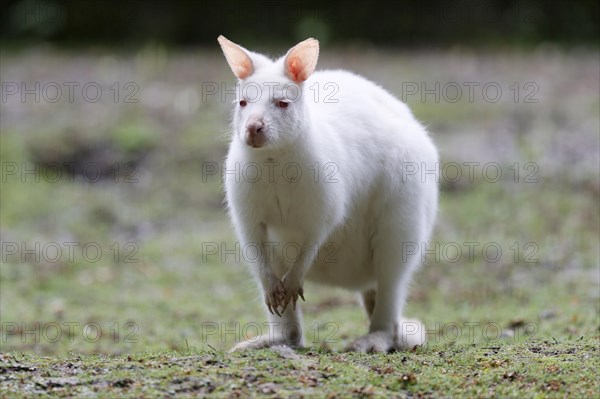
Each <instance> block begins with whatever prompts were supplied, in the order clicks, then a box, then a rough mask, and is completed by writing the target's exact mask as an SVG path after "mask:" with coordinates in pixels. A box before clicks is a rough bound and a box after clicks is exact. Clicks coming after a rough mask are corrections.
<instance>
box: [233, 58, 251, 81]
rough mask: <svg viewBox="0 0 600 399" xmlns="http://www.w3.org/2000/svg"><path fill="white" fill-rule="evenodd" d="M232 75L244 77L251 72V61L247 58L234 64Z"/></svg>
mask: <svg viewBox="0 0 600 399" xmlns="http://www.w3.org/2000/svg"><path fill="white" fill-rule="evenodd" d="M235 69H236V70H235V72H234V75H235V76H237V77H238V78H239V79H242V80H244V79H246V78H247V77H248V76H250V75H251V74H252V62H251V61H250V60H249V59H247V58H246V59H244V60H241V62H240V63H239V64H238V65H236V66H235Z"/></svg>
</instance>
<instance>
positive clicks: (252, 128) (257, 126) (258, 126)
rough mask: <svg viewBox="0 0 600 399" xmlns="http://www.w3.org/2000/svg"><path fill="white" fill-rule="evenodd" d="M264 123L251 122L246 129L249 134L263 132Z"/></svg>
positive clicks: (253, 134) (254, 134)
mask: <svg viewBox="0 0 600 399" xmlns="http://www.w3.org/2000/svg"><path fill="white" fill-rule="evenodd" d="M263 128H264V125H263V124H262V122H250V123H248V124H247V125H246V130H248V134H249V135H250V136H256V135H257V134H261V133H262V131H263Z"/></svg>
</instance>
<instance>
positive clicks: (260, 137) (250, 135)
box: [246, 118, 267, 148]
mask: <svg viewBox="0 0 600 399" xmlns="http://www.w3.org/2000/svg"><path fill="white" fill-rule="evenodd" d="M266 141H267V136H266V135H265V124H264V123H263V120H262V119H260V118H250V119H248V122H246V144H248V145H249V146H250V147H253V148H260V147H262V146H263V145H264V144H265V142H266Z"/></svg>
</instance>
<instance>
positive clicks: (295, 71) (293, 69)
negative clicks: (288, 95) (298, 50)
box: [287, 57, 307, 83]
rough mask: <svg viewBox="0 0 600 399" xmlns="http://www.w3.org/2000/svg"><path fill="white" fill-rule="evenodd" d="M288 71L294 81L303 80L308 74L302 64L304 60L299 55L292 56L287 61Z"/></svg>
mask: <svg viewBox="0 0 600 399" xmlns="http://www.w3.org/2000/svg"><path fill="white" fill-rule="evenodd" d="M287 64H288V65H287V66H288V73H289V74H290V78H291V79H292V80H293V81H294V82H297V83H299V82H303V81H305V80H306V78H307V77H306V76H304V68H303V66H302V61H300V59H299V58H298V57H292V58H290V59H289V60H288V62H287Z"/></svg>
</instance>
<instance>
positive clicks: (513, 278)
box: [0, 48, 600, 398]
mask: <svg viewBox="0 0 600 399" xmlns="http://www.w3.org/2000/svg"><path fill="white" fill-rule="evenodd" d="M151 50H152V49H148V48H146V49H144V51H142V52H140V54H133V55H131V56H128V55H119V56H115V55H112V54H90V55H84V56H81V57H80V58H78V60H77V61H74V59H73V57H71V55H69V54H60V53H55V52H52V51H47V50H40V51H37V52H35V51H31V52H27V51H24V52H18V53H10V52H8V53H7V52H4V53H3V56H2V57H1V59H0V66H1V67H2V71H3V79H4V76H6V79H5V80H6V81H25V82H27V83H28V84H32V83H33V82H36V81H40V82H42V84H43V82H47V81H55V82H70V81H73V80H74V79H75V77H77V79H78V80H80V81H81V83H85V82H87V81H98V82H100V84H102V85H103V86H102V87H104V88H105V89H107V88H108V87H109V86H110V85H111V84H112V83H114V82H115V81H116V82H118V83H120V84H122V85H124V84H125V83H126V82H135V83H136V84H137V85H138V87H139V89H140V90H139V92H138V94H137V97H138V99H139V102H138V103H124V102H122V101H119V102H114V101H101V102H99V103H86V102H85V101H81V100H79V101H75V102H73V103H71V102H67V101H59V102H57V103H48V102H44V101H42V102H41V103H39V104H37V103H32V102H25V103H22V102H20V101H18V100H14V99H12V98H11V99H10V100H9V101H8V102H7V103H3V104H2V118H0V120H1V123H2V133H1V136H0V138H1V147H0V160H1V163H2V185H1V191H0V216H1V219H0V226H1V230H2V238H1V241H2V262H1V264H0V322H1V329H0V352H1V354H0V396H2V397H15V396H16V397H37V396H39V397H48V396H49V397H58V396H66V397H73V396H99V397H100V396H115V397H140V396H192V395H198V394H200V395H208V396H214V397H247V396H272V397H290V396H291V397H301V396H304V397H314V396H318V397H336V396H337V397H340V398H341V397H348V396H357V397H413V396H423V397H439V396H451V397H490V396H500V397H592V396H594V395H595V394H597V392H598V391H599V389H600V380H599V378H598V376H597V372H596V370H597V369H598V366H599V364H598V363H599V361H598V360H597V359H598V358H600V357H599V356H598V351H599V349H600V341H599V339H600V330H599V328H600V317H599V312H600V303H599V302H600V292H599V277H598V273H599V263H598V259H599V247H598V245H599V244H598V237H599V234H600V214H599V211H598V203H599V198H600V189H599V186H600V182H599V179H598V151H597V148H598V123H599V120H598V113H597V108H598V107H597V106H598V104H599V101H598V92H599V90H598V89H599V87H598V86H599V82H598V68H599V65H598V57H597V52H593V51H591V52H589V54H588V53H582V52H573V53H559V54H558V55H557V54H555V53H550V54H545V53H544V52H543V51H540V52H539V53H535V54H533V55H524V54H486V55H485V56H478V55H475V54H468V53H466V54H460V55H456V54H452V53H449V54H444V53H414V54H387V55H385V54H378V53H373V54H370V55H369V56H368V57H367V58H364V59H363V58H362V57H357V56H356V55H355V54H354V55H353V54H351V53H342V52H340V53H335V54H334V55H329V56H328V55H327V52H324V55H323V64H324V65H329V66H335V65H338V66H339V65H340V64H343V65H347V66H348V68H352V69H354V70H355V71H357V72H359V73H363V74H365V75H368V76H370V77H371V78H372V79H374V80H377V81H381V82H382V84H384V85H385V86H386V87H390V90H392V91H394V92H395V93H397V94H399V90H400V89H401V81H402V80H401V79H399V77H398V76H399V75H401V76H403V77H404V79H405V80H407V81H415V82H420V81H425V80H427V81H430V80H439V81H440V82H442V83H443V82H462V81H478V82H482V83H485V82H489V81H497V82H499V84H501V86H502V87H503V88H504V89H505V91H507V90H509V89H508V86H509V85H510V84H512V82H514V81H518V82H521V83H523V82H529V81H534V82H536V83H537V84H538V86H539V89H540V90H539V94H538V99H539V102H538V103H523V102H517V103H515V102H514V101H511V100H508V98H509V97H508V96H505V97H503V100H502V101H499V102H498V103H489V102H485V101H481V99H479V100H477V101H475V103H469V102H468V101H459V102H457V103H449V102H444V101H442V102H440V103H436V102H434V101H425V102H421V101H418V100H415V98H412V99H409V105H411V107H412V108H413V109H414V111H415V113H416V115H417V116H418V117H419V118H420V119H421V120H423V121H425V122H426V123H427V124H428V126H429V127H430V130H431V131H432V134H433V137H434V139H435V141H436V143H438V146H439V148H440V152H441V155H442V159H443V161H444V163H445V165H449V164H451V163H453V162H454V163H458V164H460V165H462V164H463V162H480V166H481V167H477V168H476V169H475V173H474V176H473V179H472V180H469V179H468V177H467V176H466V175H463V177H462V178H461V179H458V180H457V181H451V180H452V179H448V178H446V179H443V181H441V186H442V195H441V203H440V214H439V220H438V223H437V227H436V231H435V236H434V238H433V240H432V242H431V244H430V247H431V248H433V249H435V251H433V252H431V253H429V254H428V255H427V257H426V259H425V262H424V263H425V264H424V267H423V268H422V270H421V272H420V273H419V275H418V276H417V278H416V281H415V282H414V284H413V289H412V291H411V297H410V299H409V303H408V307H407V314H408V315H409V316H416V317H419V318H420V319H421V320H423V321H424V322H425V324H426V326H427V329H428V344H427V345H426V346H424V347H421V348H418V349H416V350H414V351H411V352H399V353H394V354H389V355H360V354H347V353H342V352H341V350H342V349H343V347H344V346H345V345H346V344H348V343H349V342H351V341H352V340H353V339H355V338H357V337H358V336H359V335H360V334H363V333H364V332H366V330H367V320H366V317H365V315H364V312H363V311H362V310H361V309H360V307H359V306H358V305H357V301H356V298H355V296H354V295H353V294H352V293H349V292H345V291H342V290H338V289H331V288H328V287H322V286H318V285H315V284H307V286H306V287H305V293H306V299H307V302H306V304H303V305H304V311H305V323H304V332H305V335H306V337H307V342H308V347H307V348H305V349H302V350H298V351H296V352H292V351H289V350H286V349H282V348H279V349H277V350H262V351H257V352H252V353H244V354H228V353H226V350H227V349H229V348H230V347H231V346H232V345H233V344H234V343H235V342H236V341H237V340H239V339H242V338H243V336H244V335H248V336H251V335H254V334H256V332H257V330H256V328H257V327H260V328H264V327H265V326H264V325H263V322H264V320H265V319H264V314H263V312H264V310H263V309H262V308H261V305H260V301H259V299H258V293H257V292H256V289H255V288H254V286H253V282H252V281H251V280H250V278H249V275H248V273H247V270H246V267H245V265H244V264H243V262H242V261H241V260H240V259H236V257H235V256H233V255H231V254H229V255H227V252H226V251H225V250H227V249H232V248H234V246H235V238H234V236H233V232H232V229H231V227H230V226H229V223H228V222H227V218H226V214H225V211H224V207H223V205H222V200H223V194H222V189H221V182H220V179H219V178H218V176H214V175H208V176H207V175H206V173H204V174H203V172H206V171H207V170H206V169H205V168H206V167H207V165H209V164H210V165H215V164H213V163H216V165H218V163H219V162H221V160H222V158H223V156H224V154H225V151H226V142H224V141H223V140H219V137H220V136H222V135H223V133H224V132H225V131H226V129H227V106H228V104H223V103H221V102H220V101H214V100H207V101H202V91H201V82H212V81H214V82H221V81H225V82H228V84H229V83H231V82H232V79H230V77H229V73H228V71H227V70H226V69H225V67H224V62H223V60H221V59H220V58H217V57H214V55H215V54H216V53H215V54H212V53H210V54H209V53H192V52H190V53H183V54H168V52H166V50H164V49H162V50H160V51H158V50H156V51H151ZM358 60H360V61H358ZM509 61H510V62H509ZM35 65H47V66H48V67H47V68H35V67H34V66H35ZM439 65H447V66H448V67H447V68H443V69H442V70H440V68H439ZM474 65H475V66H476V65H479V67H474ZM106 76H109V77H110V79H112V83H111V81H107V80H106V79H107V78H106ZM103 79H104V80H103ZM107 93H109V92H108V91H107ZM507 93H510V92H509V91H507ZM194 96H197V97H194ZM490 162H496V163H497V164H498V165H499V166H500V168H501V170H502V172H503V176H502V178H501V179H499V180H498V181H496V182H491V180H490V179H489V176H487V175H485V174H483V173H482V169H483V168H482V167H483V165H486V164H488V163H490ZM515 162H517V163H518V164H517V167H516V169H517V170H518V171H519V173H518V174H516V171H515V166H514V165H515ZM529 162H531V163H533V164H535V166H536V169H530V168H529V167H528V166H527V164H528V163H529ZM52 165H60V166H62V169H60V171H61V173H62V175H61V176H60V178H56V175H55V174H52V173H55V172H56V170H55V169H52V167H53V166H52ZM69 165H75V166H69ZM90 165H92V166H93V167H95V168H97V169H99V170H100V171H101V172H102V176H101V177H99V178H98V179H95V177H94V176H95V175H93V174H92V175H90V173H92V172H93V171H92V170H91V169H90V170H88V172H89V173H86V171H85V167H89V166H90ZM34 166H36V167H38V169H37V171H35V172H32V173H29V174H27V173H25V174H22V172H23V171H24V170H26V169H27V168H32V167H34ZM11 168H12V169H11ZM14 168H16V170H15V169H14ZM70 168H71V169H70ZM203 168H204V169H203ZM466 170H467V169H463V172H466ZM532 170H534V172H535V173H534V174H533V175H530V173H531V171H532ZM70 172H73V173H70ZM527 177H532V178H533V180H532V182H527V181H526V178H527ZM214 245H216V246H217V247H218V248H220V251H218V253H217V254H211V252H212V251H209V250H208V249H209V248H211V247H210V246H214ZM436 245H437V247H436ZM98 248H100V251H101V252H98ZM469 248H474V250H473V253H472V254H470V253H469ZM484 248H487V249H490V248H491V249H490V251H489V252H486V251H484ZM495 248H500V249H501V251H502V254H501V256H496V254H495V252H494V251H493V250H494V249H495ZM57 250H60V252H59V253H58V252H56V251H57ZM70 250H72V252H69V251H70ZM457 250H459V251H460V255H461V256H458V255H457V252H456V251H457ZM496 258H497V259H496ZM36 323H37V324H36Z"/></svg>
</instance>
